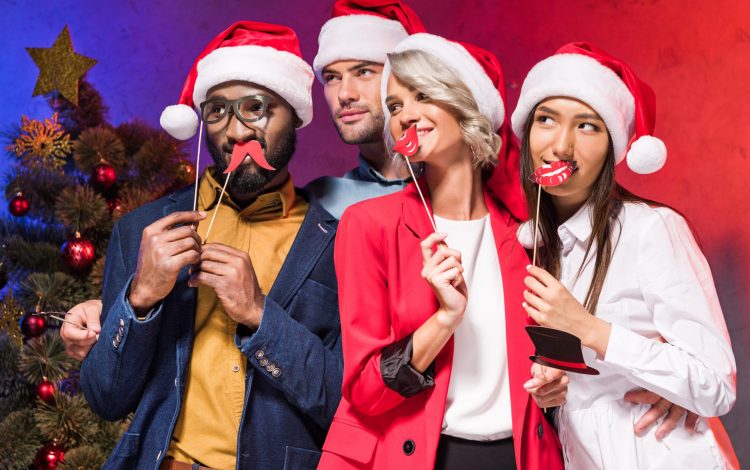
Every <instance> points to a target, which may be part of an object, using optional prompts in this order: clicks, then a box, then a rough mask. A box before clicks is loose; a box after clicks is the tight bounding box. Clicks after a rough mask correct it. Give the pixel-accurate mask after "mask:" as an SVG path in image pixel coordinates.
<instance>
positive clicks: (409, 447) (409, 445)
mask: <svg viewBox="0 0 750 470" xmlns="http://www.w3.org/2000/svg"><path fill="white" fill-rule="evenodd" d="M416 447H417V446H416V444H414V441H412V440H411V439H407V440H406V441H404V454H406V455H411V454H413V453H414V449H416Z"/></svg>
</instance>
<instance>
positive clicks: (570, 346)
mask: <svg viewBox="0 0 750 470" xmlns="http://www.w3.org/2000/svg"><path fill="white" fill-rule="evenodd" d="M526 332H527V333H528V334H529V337H531V341H532V342H533V343H534V347H535V348H536V355H534V356H531V357H529V359H531V360H532V361H533V362H536V363H537V364H541V365H543V366H547V367H552V368H555V369H560V370H564V371H567V372H575V373H578V374H586V375H599V371H598V370H596V369H594V368H593V367H589V366H587V365H586V363H585V362H584V361H583V353H582V352H581V340H580V339H578V338H577V337H576V336H573V335H571V334H570V333H566V332H564V331H560V330H553V329H552V328H545V327H543V326H527V327H526Z"/></svg>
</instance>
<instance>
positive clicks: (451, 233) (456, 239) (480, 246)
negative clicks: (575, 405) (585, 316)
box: [435, 215, 513, 441]
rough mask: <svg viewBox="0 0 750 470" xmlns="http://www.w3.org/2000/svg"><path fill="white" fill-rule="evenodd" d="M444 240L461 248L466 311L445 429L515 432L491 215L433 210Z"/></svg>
mask: <svg viewBox="0 0 750 470" xmlns="http://www.w3.org/2000/svg"><path fill="white" fill-rule="evenodd" d="M435 224H436V225H437V229H438V231H440V232H443V233H447V234H448V237H447V238H446V240H445V241H446V244H447V245H448V246H449V247H451V248H453V249H455V250H458V251H460V252H461V261H462V265H463V268H464V272H463V276H464V279H465V281H466V286H467V288H468V294H469V296H468V302H467V305H466V312H465V313H464V318H463V320H461V323H460V324H459V325H458V327H457V328H456V331H455V333H454V334H453V341H454V353H453V364H452V367H451V380H450V383H449V384H448V396H447V398H446V403H445V416H444V419H443V429H442V433H443V434H447V435H450V436H454V437H460V438H462V439H471V440H474V441H491V440H498V439H505V438H508V437H511V436H512V435H513V428H512V425H513V423H512V418H511V410H510V384H509V378H508V353H507V351H506V341H505V302H504V300H503V283H502V278H501V275H500V263H499V262H498V259H497V249H496V248H495V238H494V236H493V233H492V226H491V224H490V217H489V215H488V216H486V217H484V218H481V219H476V220H466V221H456V220H447V219H443V218H440V217H438V216H435Z"/></svg>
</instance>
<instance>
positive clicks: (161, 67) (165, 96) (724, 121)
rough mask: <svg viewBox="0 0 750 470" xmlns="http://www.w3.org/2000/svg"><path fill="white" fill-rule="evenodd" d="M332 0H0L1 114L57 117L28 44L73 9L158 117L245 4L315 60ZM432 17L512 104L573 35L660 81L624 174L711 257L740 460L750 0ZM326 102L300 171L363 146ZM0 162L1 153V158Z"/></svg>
mask: <svg viewBox="0 0 750 470" xmlns="http://www.w3.org/2000/svg"><path fill="white" fill-rule="evenodd" d="M331 4H332V0H322V1H319V0H316V1H309V0H308V1H305V0H287V1H283V2H279V1H271V0H253V1H247V0H225V1H215V2H202V1H200V0H187V1H176V0H172V1H170V0H153V1H150V2H125V1H119V2H118V1H113V2H108V4H107V5H106V6H104V4H102V3H100V2H96V1H95V0H79V1H75V2H73V1H54V0H39V1H36V2H33V3H30V2H3V14H2V15H0V30H1V31H3V33H4V34H3V41H2V43H1V44H0V52H2V54H0V86H1V87H2V89H3V90H5V92H4V100H3V101H4V105H3V107H2V109H0V127H3V126H7V125H9V124H12V123H14V122H18V121H19V120H20V115H21V114H22V113H23V114H26V115H29V116H32V117H38V118H41V117H48V116H49V109H48V108H47V106H46V105H45V103H44V101H43V100H42V99H41V98H34V99H32V98H31V92H32V90H33V87H34V81H35V79H36V74H37V70H36V68H35V66H34V64H33V62H32V61H31V59H30V58H29V57H28V56H27V54H26V52H25V50H24V47H49V46H50V45H51V44H52V42H53V41H54V39H55V37H56V36H57V34H58V33H59V32H60V30H61V29H62V27H63V26H64V25H66V24H68V25H69V26H70V31H71V36H72V38H73V43H74V46H75V49H76V50H77V51H78V52H80V53H82V54H85V55H88V56H91V57H94V58H96V59H98V60H99V64H98V65H97V66H95V67H94V68H93V69H92V71H91V72H90V74H89V79H90V80H91V81H92V83H93V84H94V85H95V86H96V87H97V88H98V89H99V90H100V91H101V92H102V94H103V96H104V99H105V101H106V102H107V104H108V105H109V106H110V117H111V121H113V122H114V123H119V122H122V121H126V120H129V119H133V118H141V119H144V120H146V121H147V122H150V123H152V124H154V125H157V124H158V117H159V114H160V112H161V110H162V109H163V107H164V106H165V105H167V104H172V103H173V102H174V100H176V99H177V97H178V94H179V90H180V88H181V87H182V83H183V81H184V78H185V74H186V73H187V70H188V69H189V67H190V65H191V63H192V60H193V58H194V57H195V56H196V55H197V53H198V52H199V51H200V50H201V49H202V47H203V46H204V45H205V44H206V43H207V42H208V41H209V40H210V39H211V38H212V37H213V36H214V35H215V34H217V33H218V32H219V31H221V30H223V29H224V28H225V27H226V26H227V25H229V24H230V23H231V22H233V21H235V20H237V19H254V20H260V21H272V22H280V23H285V24H288V25H290V26H292V27H294V28H295V29H296V30H297V32H298V34H299V36H300V39H301V41H302V48H303V53H304V54H305V58H306V59H308V60H309V61H312V58H313V57H314V55H315V52H316V50H317V35H318V31H319V29H320V26H321V25H322V24H323V22H324V21H325V20H326V19H327V18H328V15H329V14H330V8H331ZM410 4H411V5H412V6H413V8H414V9H415V10H416V11H417V12H418V13H419V14H420V16H421V17H422V19H423V22H424V23H425V25H426V26H427V28H428V29H429V30H430V31H432V32H434V33H437V34H441V35H444V36H447V37H449V38H456V39H461V40H464V41H468V42H473V43H476V44H478V45H481V46H483V47H485V48H487V49H490V50H492V51H494V52H495V53H496V54H497V55H498V57H499V58H500V60H501V62H502V63H503V65H504V68H505V76H506V83H507V84H508V87H509V101H510V104H511V106H512V105H514V104H515V102H516V99H517V96H518V91H519V88H520V84H521V82H522V80H523V78H524V76H525V74H526V72H527V71H528V70H529V68H530V67H531V66H532V65H533V64H534V63H536V62H537V61H538V60H540V59H542V58H544V57H546V56H548V55H549V54H552V53H553V52H554V51H555V50H556V49H557V47H559V46H560V45H562V44H563V43H565V42H569V41H574V40H587V41H591V42H593V43H595V44H597V45H599V46H600V47H602V48H604V49H605V50H607V51H609V52H610V53H612V54H613V55H616V56H618V57H620V58H622V59H624V60H626V61H627V62H629V63H630V65H631V66H632V67H633V68H634V69H635V70H636V71H637V72H638V73H639V74H640V76H641V77H642V78H643V79H644V80H646V81H647V82H648V83H649V84H650V85H651V86H652V87H653V88H654V90H655V91H656V95H657V103H658V114H657V130H656V135H657V136H659V137H660V138H662V139H663V140H664V141H665V142H666V143H667V148H668V151H669V159H668V162H667V165H666V166H665V168H664V169H663V170H661V171H660V172H659V173H657V174H655V175H651V176H638V175H635V174H633V173H631V172H630V171H629V170H627V169H626V168H621V169H620V170H619V171H620V173H619V179H620V181H621V182H622V183H623V184H625V185H626V186H627V187H628V188H629V189H631V190H634V191H635V192H637V193H638V194H640V195H642V196H646V197H649V198H652V199H656V200H659V201H662V202H665V203H667V204H670V205H672V206H673V207H675V208H677V209H679V210H680V211H681V212H683V213H684V214H685V215H686V216H687V217H688V218H689V219H690V221H691V222H692V223H693V225H694V226H695V228H696V230H697V232H698V233H699V235H700V240H701V242H702V245H703V248H704V252H705V254H706V256H707V258H708V260H709V262H710V264H711V267H712V270H713V274H714V279H715V281H716V285H717V289H718V291H719V296H720V298H721V302H722V306H723V308H724V313H725V316H726V319H727V324H728V326H729V330H730V335H731V337H732V342H733V346H734V350H735V354H736V357H737V362H738V365H739V373H738V386H739V387H738V388H739V400H738V402H737V405H736V406H735V409H734V410H733V411H732V412H731V413H730V414H729V415H727V416H726V417H725V418H724V420H723V421H724V423H725V425H726V427H727V429H728V431H729V433H730V436H731V437H732V439H733V442H734V445H735V448H736V450H737V453H738V455H739V456H740V461H741V462H750V448H749V447H748V446H747V445H746V443H747V442H750V423H749V422H748V420H747V419H746V418H745V417H746V416H748V415H750V399H748V396H747V395H748V391H750V387H749V386H748V381H747V380H745V378H744V377H745V374H746V373H747V372H748V371H750V369H749V368H748V364H750V347H749V346H748V344H749V343H748V339H750V314H749V313H748V309H747V307H746V306H747V304H748V301H750V294H748V292H749V291H750V289H748V287H747V286H748V285H749V284H750V266H749V263H750V223H749V222H750V217H749V216H748V215H747V213H748V210H749V209H750V204H749V203H748V191H747V187H748V183H750V172H748V171H747V169H746V168H745V165H750V161H748V155H749V154H750V145H748V144H750V138H749V137H748V131H749V130H750V113H748V98H750V85H748V79H747V77H749V76H750V60H749V58H750V26H748V25H749V24H750V2H747V1H743V0H716V1H709V0H697V1H684V0H577V1H559V0H535V1H520V0H502V1H501V0H496V1H482V0H411V1H410ZM314 98H315V109H316V112H315V114H316V118H315V120H314V122H313V124H312V125H310V126H309V127H308V128H306V129H304V130H302V131H301V132H300V135H299V137H300V144H299V146H298V149H299V151H298V154H297V156H296V157H295V160H294V161H293V163H292V169H293V173H294V175H295V179H296V181H297V183H299V184H304V183H305V182H307V181H309V180H310V179H312V178H314V177H316V176H319V175H321V174H341V173H343V172H344V171H345V170H347V169H349V168H350V167H351V166H353V165H354V164H355V162H356V154H355V150H353V149H352V148H350V147H347V146H345V145H343V144H341V143H340V141H339V139H338V135H337V134H336V132H335V131H334V129H333V127H332V126H331V124H330V120H329V118H328V116H327V110H326V107H325V103H324V101H323V99H322V92H321V89H320V86H319V85H318V84H316V85H315V95H314ZM2 169H3V165H2V164H0V171H1V170H2Z"/></svg>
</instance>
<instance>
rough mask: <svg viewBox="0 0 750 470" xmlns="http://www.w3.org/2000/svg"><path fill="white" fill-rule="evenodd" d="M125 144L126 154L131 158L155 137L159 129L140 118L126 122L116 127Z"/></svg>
mask: <svg viewBox="0 0 750 470" xmlns="http://www.w3.org/2000/svg"><path fill="white" fill-rule="evenodd" d="M115 132H117V135H118V136H120V140H122V143H123V144H124V145H125V155H126V156H127V157H128V158H130V157H132V156H133V155H135V153H136V152H137V151H138V150H140V148H141V146H142V145H143V144H144V143H146V141H147V140H150V139H153V138H154V137H155V136H156V135H157V134H159V131H158V130H156V129H154V128H153V127H151V126H149V125H148V124H146V123H145V122H143V121H140V120H138V119H136V120H133V121H130V122H124V123H122V124H120V125H119V126H117V128H116V129H115Z"/></svg>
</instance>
